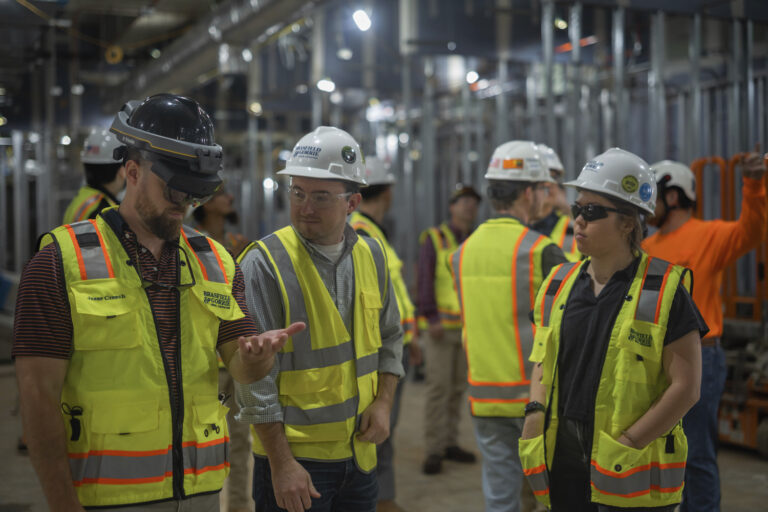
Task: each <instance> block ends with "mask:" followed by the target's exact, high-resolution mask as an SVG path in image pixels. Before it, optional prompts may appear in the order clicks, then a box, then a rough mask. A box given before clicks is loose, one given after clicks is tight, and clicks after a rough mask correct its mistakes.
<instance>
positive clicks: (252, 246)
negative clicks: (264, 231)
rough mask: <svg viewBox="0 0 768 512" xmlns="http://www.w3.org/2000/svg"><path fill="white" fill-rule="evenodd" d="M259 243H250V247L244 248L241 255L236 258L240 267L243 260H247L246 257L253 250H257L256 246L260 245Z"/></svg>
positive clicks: (238, 254)
mask: <svg viewBox="0 0 768 512" xmlns="http://www.w3.org/2000/svg"><path fill="white" fill-rule="evenodd" d="M258 243H259V242H258V241H253V242H250V243H249V244H248V245H246V246H245V247H243V248H242V249H241V250H240V252H239V253H237V256H235V261H236V262H237V264H238V265H239V264H240V263H242V262H243V259H244V258H245V255H246V254H248V253H249V252H251V251H252V250H253V249H255V248H256V245H258Z"/></svg>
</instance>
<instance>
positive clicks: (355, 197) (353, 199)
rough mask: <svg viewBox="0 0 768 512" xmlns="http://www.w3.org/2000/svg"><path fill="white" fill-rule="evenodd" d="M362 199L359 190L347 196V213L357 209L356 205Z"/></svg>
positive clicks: (358, 204)
mask: <svg viewBox="0 0 768 512" xmlns="http://www.w3.org/2000/svg"><path fill="white" fill-rule="evenodd" d="M362 200H363V196H362V194H360V193H359V192H358V193H356V194H352V195H351V196H349V202H347V215H349V214H350V213H352V212H353V211H355V210H357V207H358V206H360V201H362Z"/></svg>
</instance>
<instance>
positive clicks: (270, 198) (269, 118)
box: [262, 113, 278, 233]
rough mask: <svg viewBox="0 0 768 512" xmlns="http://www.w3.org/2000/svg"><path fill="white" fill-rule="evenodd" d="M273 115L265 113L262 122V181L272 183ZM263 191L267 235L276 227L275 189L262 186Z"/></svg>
mask: <svg viewBox="0 0 768 512" xmlns="http://www.w3.org/2000/svg"><path fill="white" fill-rule="evenodd" d="M273 116H274V114H272V113H267V114H265V115H264V121H265V122H266V123H265V124H266V126H265V127H264V136H263V138H262V140H263V141H264V155H262V156H263V157H264V181H265V182H267V183H269V181H267V178H269V179H270V180H272V182H274V179H275V177H274V176H273V174H272V133H273V130H274V118H273ZM263 189H264V229H265V230H266V232H267V233H271V232H272V231H274V230H275V229H277V227H278V226H275V201H274V198H275V187H274V185H273V186H271V187H266V186H263Z"/></svg>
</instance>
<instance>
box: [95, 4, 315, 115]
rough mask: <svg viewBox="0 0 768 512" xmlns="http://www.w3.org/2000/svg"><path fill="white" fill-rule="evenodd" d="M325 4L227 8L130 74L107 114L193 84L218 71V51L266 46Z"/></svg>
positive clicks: (112, 94) (110, 101) (116, 91)
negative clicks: (222, 47)
mask: <svg viewBox="0 0 768 512" xmlns="http://www.w3.org/2000/svg"><path fill="white" fill-rule="evenodd" d="M324 1H325V0H244V1H239V2H234V1H233V2H230V3H226V4H223V5H222V6H221V7H220V8H219V9H218V10H217V11H216V12H214V13H212V14H211V15H210V16H208V17H206V18H204V19H203V20H201V21H200V22H198V23H197V24H196V25H195V26H194V28H192V29H190V30H189V31H188V32H187V33H186V34H184V35H183V36H181V37H180V38H179V39H178V40H176V41H175V42H174V43H173V44H171V45H170V46H169V47H168V48H167V49H166V50H165V51H164V52H163V55H162V57H161V58H160V59H158V60H156V61H154V62H152V63H150V64H147V65H146V66H144V67H142V68H140V69H138V70H137V71H135V72H133V73H132V74H131V77H130V78H129V79H128V80H127V81H126V82H124V83H123V84H122V85H120V86H118V87H116V88H115V89H114V90H113V91H111V92H110V93H109V94H106V95H105V97H106V98H109V99H108V100H106V101H105V102H104V109H105V112H114V111H116V110H118V109H119V108H120V107H121V106H122V104H123V103H124V102H125V101H127V100H129V99H133V98H141V97H144V96H149V95H151V94H155V93H158V92H164V91H168V90H171V89H174V88H177V87H179V85H180V84H184V83H190V82H192V81H195V80H197V78H198V77H199V76H200V75H201V74H203V73H207V72H209V71H211V70H216V69H217V66H218V52H219V45H220V44H221V43H222V42H227V43H230V44H233V45H236V46H237V45H239V46H243V47H245V46H248V45H250V44H253V43H257V44H258V43H262V42H264V41H266V40H267V39H268V38H269V37H270V36H272V35H274V34H275V33H277V32H278V31H279V30H280V28H281V27H282V26H284V25H286V24H288V23H290V22H285V20H295V19H298V18H300V17H302V16H303V14H304V13H305V12H307V11H308V10H310V9H312V8H313V7H315V6H317V5H319V4H320V3H322V2H324Z"/></svg>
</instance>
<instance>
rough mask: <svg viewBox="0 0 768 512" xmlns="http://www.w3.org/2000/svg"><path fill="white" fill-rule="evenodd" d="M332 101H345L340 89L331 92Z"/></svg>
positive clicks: (336, 103) (334, 102) (337, 102)
mask: <svg viewBox="0 0 768 512" xmlns="http://www.w3.org/2000/svg"><path fill="white" fill-rule="evenodd" d="M330 99H331V103H333V104H334V105H338V104H339V103H341V102H342V101H344V96H343V95H342V94H341V93H340V92H339V91H333V92H332V93H331V98H330Z"/></svg>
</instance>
